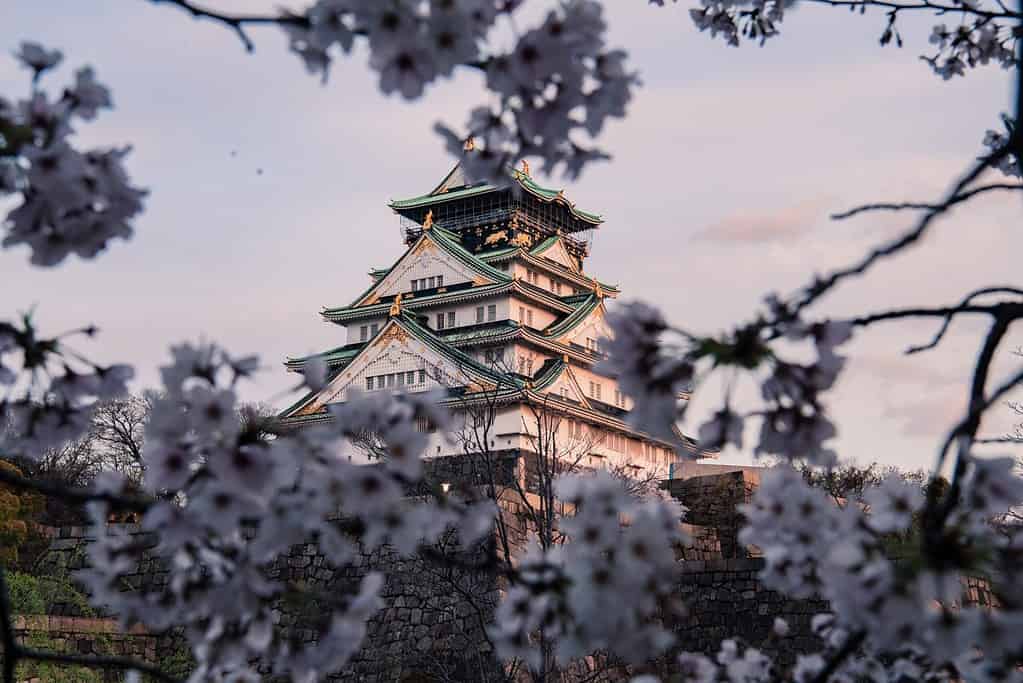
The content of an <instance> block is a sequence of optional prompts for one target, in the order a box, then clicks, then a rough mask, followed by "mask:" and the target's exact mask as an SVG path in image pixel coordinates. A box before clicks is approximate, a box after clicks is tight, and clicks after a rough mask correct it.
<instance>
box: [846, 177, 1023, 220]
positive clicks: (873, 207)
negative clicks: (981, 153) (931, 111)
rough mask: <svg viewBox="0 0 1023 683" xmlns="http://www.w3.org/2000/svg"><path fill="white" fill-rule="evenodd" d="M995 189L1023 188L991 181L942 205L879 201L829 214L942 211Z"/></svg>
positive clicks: (851, 215) (848, 215)
mask: <svg viewBox="0 0 1023 683" xmlns="http://www.w3.org/2000/svg"><path fill="white" fill-rule="evenodd" d="M995 190H1023V183H992V184H990V185H981V186H980V187H975V188H973V189H972V190H967V191H966V192H960V193H959V194H957V195H955V196H953V197H950V198H949V199H948V200H946V201H945V203H944V205H941V204H924V203H920V202H896V203H888V202H881V203H876V204H864V205H862V206H857V207H854V208H852V209H849V210H847V211H842V212H841V213H833V214H831V218H832V220H836V221H841V220H845V219H846V218H852V217H853V216H858V215H859V214H861V213H866V212H868V211H907V210H920V211H936V210H942V211H943V210H945V209H948V208H951V207H953V206H955V205H956V204H961V203H962V202H965V201H966V200H968V199H971V198H973V197H975V196H977V195H979V194H984V193H987V192H993V191H995Z"/></svg>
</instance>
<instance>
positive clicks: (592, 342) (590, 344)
mask: <svg viewBox="0 0 1023 683" xmlns="http://www.w3.org/2000/svg"><path fill="white" fill-rule="evenodd" d="M586 348H587V349H589V350H590V351H596V350H597V340H596V339H593V338H592V337H587V338H586Z"/></svg>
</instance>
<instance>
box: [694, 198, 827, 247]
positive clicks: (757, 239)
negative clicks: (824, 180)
mask: <svg viewBox="0 0 1023 683" xmlns="http://www.w3.org/2000/svg"><path fill="white" fill-rule="evenodd" d="M833 203H834V202H833V200H831V199H823V198H817V199H811V200H807V201H802V202H799V203H798V204H793V205H791V206H787V207H784V208H782V209H779V210H777V211H769V212H760V211H748V210H742V211H737V212H735V213H733V214H731V215H729V216H725V217H724V218H722V219H721V220H719V221H717V222H716V223H713V224H711V225H709V226H707V227H706V228H704V229H703V230H700V231H699V232H697V233H696V234H695V235H694V238H695V239H697V240H702V241H707V242H718V243H727V244H737V243H738V244H789V243H792V242H795V241H797V240H798V239H799V238H801V237H805V236H806V235H808V234H809V233H811V232H813V230H814V229H815V228H816V227H817V224H818V222H819V221H820V220H821V219H822V218H825V217H826V215H827V210H828V206H830V205H833Z"/></svg>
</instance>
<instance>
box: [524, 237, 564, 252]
mask: <svg viewBox="0 0 1023 683" xmlns="http://www.w3.org/2000/svg"><path fill="white" fill-rule="evenodd" d="M557 243H558V235H551V236H550V237H548V238H547V239H545V240H543V241H542V242H540V243H538V244H537V245H536V246H534V247H533V248H532V249H530V250H529V253H530V254H534V255H536V256H539V255H540V254H542V253H544V252H545V251H547V250H548V249H550V248H551V247H553V246H554V245H555V244H557Z"/></svg>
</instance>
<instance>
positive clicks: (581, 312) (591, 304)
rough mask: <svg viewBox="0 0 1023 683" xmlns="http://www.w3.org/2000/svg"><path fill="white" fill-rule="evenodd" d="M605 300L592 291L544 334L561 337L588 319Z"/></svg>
mask: <svg viewBox="0 0 1023 683" xmlns="http://www.w3.org/2000/svg"><path fill="white" fill-rule="evenodd" d="M602 303H603V300H602V299H601V298H600V297H599V296H597V295H596V294H593V293H590V295H589V296H587V297H586V298H585V299H583V300H582V301H580V302H579V305H578V306H576V309H575V310H574V311H572V312H571V313H570V314H569V315H568V317H566V318H564V319H563V320H560V321H558V322H555V323H553V324H551V325H549V326H548V327H547V328H546V329H545V330H544V331H543V333H544V336H547V337H560V336H561V335H563V334H565V333H566V332H570V331H571V330H573V329H574V328H575V327H576V326H578V325H579V323H581V322H582V321H584V320H586V319H587V318H588V317H589V316H590V313H592V312H593V311H594V310H596V309H597V308H598V307H599V306H601V305H602Z"/></svg>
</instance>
